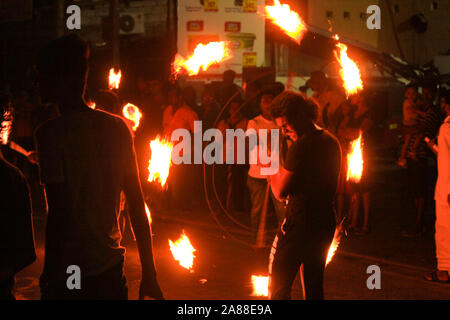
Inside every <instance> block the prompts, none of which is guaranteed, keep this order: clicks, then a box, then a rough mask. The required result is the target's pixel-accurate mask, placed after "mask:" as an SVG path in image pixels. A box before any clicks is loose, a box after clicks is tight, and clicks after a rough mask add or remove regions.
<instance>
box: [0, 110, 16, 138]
mask: <svg viewBox="0 0 450 320" xmlns="http://www.w3.org/2000/svg"><path fill="white" fill-rule="evenodd" d="M12 121H13V116H12V112H11V111H10V110H5V111H4V112H3V121H2V122H1V124H0V125H1V126H0V142H1V143H2V144H8V141H9V136H10V134H11V129H12Z"/></svg>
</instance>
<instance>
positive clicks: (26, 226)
mask: <svg viewBox="0 0 450 320" xmlns="http://www.w3.org/2000/svg"><path fill="white" fill-rule="evenodd" d="M0 177H1V183H0V216H1V223H0V250H1V254H2V258H0V267H6V266H7V267H8V269H12V270H13V271H14V272H15V273H17V272H19V271H20V270H21V269H23V268H25V267H26V266H28V265H29V264H31V263H32V262H33V261H34V260H35V259H36V254H35V248H34V237H33V223H32V220H31V205H30V196H29V192H28V184H27V182H26V180H25V177H24V176H23V175H22V173H21V172H20V171H19V170H18V169H17V168H15V167H13V166H12V165H10V164H9V163H7V162H6V161H4V160H3V158H2V156H1V154H0Z"/></svg>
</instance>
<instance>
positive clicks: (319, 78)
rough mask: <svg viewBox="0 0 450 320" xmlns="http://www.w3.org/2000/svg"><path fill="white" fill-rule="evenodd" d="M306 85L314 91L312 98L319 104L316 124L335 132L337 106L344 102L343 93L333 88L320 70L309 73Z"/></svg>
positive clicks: (337, 113)
mask: <svg viewBox="0 0 450 320" xmlns="http://www.w3.org/2000/svg"><path fill="white" fill-rule="evenodd" d="M306 85H307V86H308V87H309V88H311V89H312V90H313V91H314V94H313V96H312V98H313V99H314V100H315V101H316V102H317V104H318V105H319V111H318V112H319V113H318V118H317V119H318V121H317V124H318V125H319V126H321V127H323V128H325V129H327V130H329V131H330V132H331V133H333V134H336V131H337V122H338V115H339V112H338V111H339V107H340V105H341V104H342V103H344V102H345V95H344V94H343V93H342V92H341V91H339V90H337V89H336V88H334V87H333V86H332V83H331V81H330V79H328V78H327V77H326V76H325V74H324V73H323V72H322V71H314V72H312V73H311V77H310V79H309V80H308V81H307V82H306Z"/></svg>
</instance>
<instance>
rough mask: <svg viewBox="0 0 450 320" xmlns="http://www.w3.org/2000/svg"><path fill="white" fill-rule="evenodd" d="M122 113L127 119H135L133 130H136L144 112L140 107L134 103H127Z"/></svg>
mask: <svg viewBox="0 0 450 320" xmlns="http://www.w3.org/2000/svg"><path fill="white" fill-rule="evenodd" d="M122 113H123V116H124V117H125V118H126V119H128V120H131V121H133V123H134V125H133V131H136V129H137V128H138V127H139V122H140V121H141V118H142V113H141V111H140V110H139V108H138V107H136V106H135V105H134V104H131V103H127V104H126V105H125V106H124V107H123V109H122Z"/></svg>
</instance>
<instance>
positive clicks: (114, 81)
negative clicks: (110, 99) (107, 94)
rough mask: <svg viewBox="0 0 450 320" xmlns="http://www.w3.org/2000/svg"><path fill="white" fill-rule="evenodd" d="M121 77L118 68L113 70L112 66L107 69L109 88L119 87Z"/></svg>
mask: <svg viewBox="0 0 450 320" xmlns="http://www.w3.org/2000/svg"><path fill="white" fill-rule="evenodd" d="M121 78H122V71H120V70H119V71H118V72H115V70H114V68H111V69H109V76H108V88H109V90H112V89H119V86H120V79H121Z"/></svg>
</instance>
